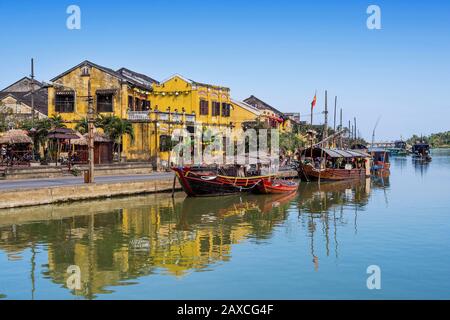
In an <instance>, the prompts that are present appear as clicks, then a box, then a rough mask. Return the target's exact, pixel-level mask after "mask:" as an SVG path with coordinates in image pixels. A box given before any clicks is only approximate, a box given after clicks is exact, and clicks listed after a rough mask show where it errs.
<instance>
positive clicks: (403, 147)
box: [387, 140, 409, 156]
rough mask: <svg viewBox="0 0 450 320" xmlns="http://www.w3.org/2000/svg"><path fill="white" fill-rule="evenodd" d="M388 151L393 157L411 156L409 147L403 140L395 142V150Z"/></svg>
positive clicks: (389, 149)
mask: <svg viewBox="0 0 450 320" xmlns="http://www.w3.org/2000/svg"><path fill="white" fill-rule="evenodd" d="M387 150H388V151H389V153H390V154H391V155H392V156H407V155H408V154H409V152H408V145H407V143H406V142H405V141H403V140H397V141H395V142H394V147H393V148H388V149H387Z"/></svg>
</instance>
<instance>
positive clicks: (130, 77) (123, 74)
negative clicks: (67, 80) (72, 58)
mask: <svg viewBox="0 0 450 320" xmlns="http://www.w3.org/2000/svg"><path fill="white" fill-rule="evenodd" d="M86 65H87V66H90V67H93V68H96V69H99V70H101V71H103V72H105V73H108V74H110V75H112V76H113V77H116V78H118V79H119V80H121V81H126V82H128V83H130V84H131V85H134V86H137V87H141V88H143V89H151V84H152V83H158V81H156V80H154V79H153V78H151V77H149V76H146V75H144V74H141V73H137V72H134V71H131V70H129V69H126V68H121V69H119V70H117V71H114V70H113V69H110V68H106V67H103V66H101V65H98V64H95V63H93V62H91V61H89V60H85V61H83V62H81V63H80V64H78V65H76V66H75V67H73V68H70V69H69V70H67V71H65V72H63V73H61V74H60V75H58V76H56V77H54V78H53V79H52V80H51V81H52V82H54V81H56V80H58V79H59V78H61V77H63V76H65V75H66V74H68V73H70V72H72V71H73V70H75V69H78V68H81V67H83V66H86Z"/></svg>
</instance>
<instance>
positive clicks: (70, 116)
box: [48, 61, 260, 167]
mask: <svg viewBox="0 0 450 320" xmlns="http://www.w3.org/2000/svg"><path fill="white" fill-rule="evenodd" d="M88 83H90V86H91V91H90V93H91V97H92V98H93V107H94V110H95V113H96V114H97V115H114V116H117V117H120V118H121V119H128V120H129V121H130V122H131V123H132V126H133V131H134V139H131V137H129V136H124V137H123V139H122V151H123V156H124V157H125V158H126V160H127V161H152V162H153V163H154V164H155V166H163V167H166V166H168V165H169V164H170V163H169V162H170V148H171V145H172V142H171V136H172V133H173V131H174V130H175V129H186V130H187V131H188V132H190V133H193V131H194V127H195V126H197V127H201V128H216V129H219V130H225V129H231V130H234V131H238V130H240V129H242V127H243V123H245V122H246V121H251V120H255V119H256V118H257V117H258V116H259V115H260V111H259V110H258V109H256V108H254V107H253V106H251V105H249V104H246V103H243V102H236V101H235V100H232V99H231V96H230V89H229V88H227V87H224V86H218V85H211V84H205V83H200V82H196V81H193V80H190V79H187V78H185V77H183V76H181V75H174V76H172V77H170V78H169V79H167V80H165V81H163V82H161V83H160V82H158V81H156V80H154V79H152V78H151V77H149V76H146V75H144V74H140V73H137V72H134V71H131V70H129V69H126V68H121V69H119V70H116V71H115V70H112V69H110V68H105V67H103V66H100V65H97V64H94V63H92V62H90V61H84V62H82V63H80V64H79V65H77V66H75V67H73V68H71V69H69V70H67V71H66V72H64V73H62V74H60V75H59V76H57V77H55V78H53V79H52V80H51V85H50V86H49V87H48V114H49V115H50V116H52V115H61V117H62V118H63V119H64V120H65V121H66V123H67V126H68V127H70V128H75V126H76V125H77V123H78V122H79V121H80V120H83V119H84V118H86V117H87V114H88Z"/></svg>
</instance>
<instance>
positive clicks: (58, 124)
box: [48, 114, 66, 130]
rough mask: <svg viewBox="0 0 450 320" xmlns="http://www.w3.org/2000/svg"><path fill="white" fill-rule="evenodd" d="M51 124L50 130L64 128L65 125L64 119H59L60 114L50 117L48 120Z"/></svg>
mask: <svg viewBox="0 0 450 320" xmlns="http://www.w3.org/2000/svg"><path fill="white" fill-rule="evenodd" d="M48 120H49V121H50V124H51V128H52V130H53V129H57V128H65V127H66V124H65V123H64V119H63V118H62V117H61V115H60V114H56V115H55V114H54V115H52V116H51V117H49V118H48Z"/></svg>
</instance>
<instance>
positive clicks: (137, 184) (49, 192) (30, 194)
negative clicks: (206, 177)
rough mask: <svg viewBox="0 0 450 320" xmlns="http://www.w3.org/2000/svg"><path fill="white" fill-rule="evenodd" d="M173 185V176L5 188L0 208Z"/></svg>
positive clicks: (164, 188)
mask: <svg viewBox="0 0 450 320" xmlns="http://www.w3.org/2000/svg"><path fill="white" fill-rule="evenodd" d="M172 188H173V178H171V179H167V178H165V179H153V180H144V181H129V182H126V181H125V182H118V183H98V184H97V183H94V184H82V185H70V186H57V187H43V188H38V189H18V190H4V191H2V192H0V209H3V208H14V207H25V206H35V205H43V204H51V203H60V202H70V201H78V200H87V199H97V198H109V197H115V196H128V195H138V194H145V193H156V192H169V191H172ZM175 189H176V190H180V189H181V186H180V185H179V183H178V181H176V184H175Z"/></svg>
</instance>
